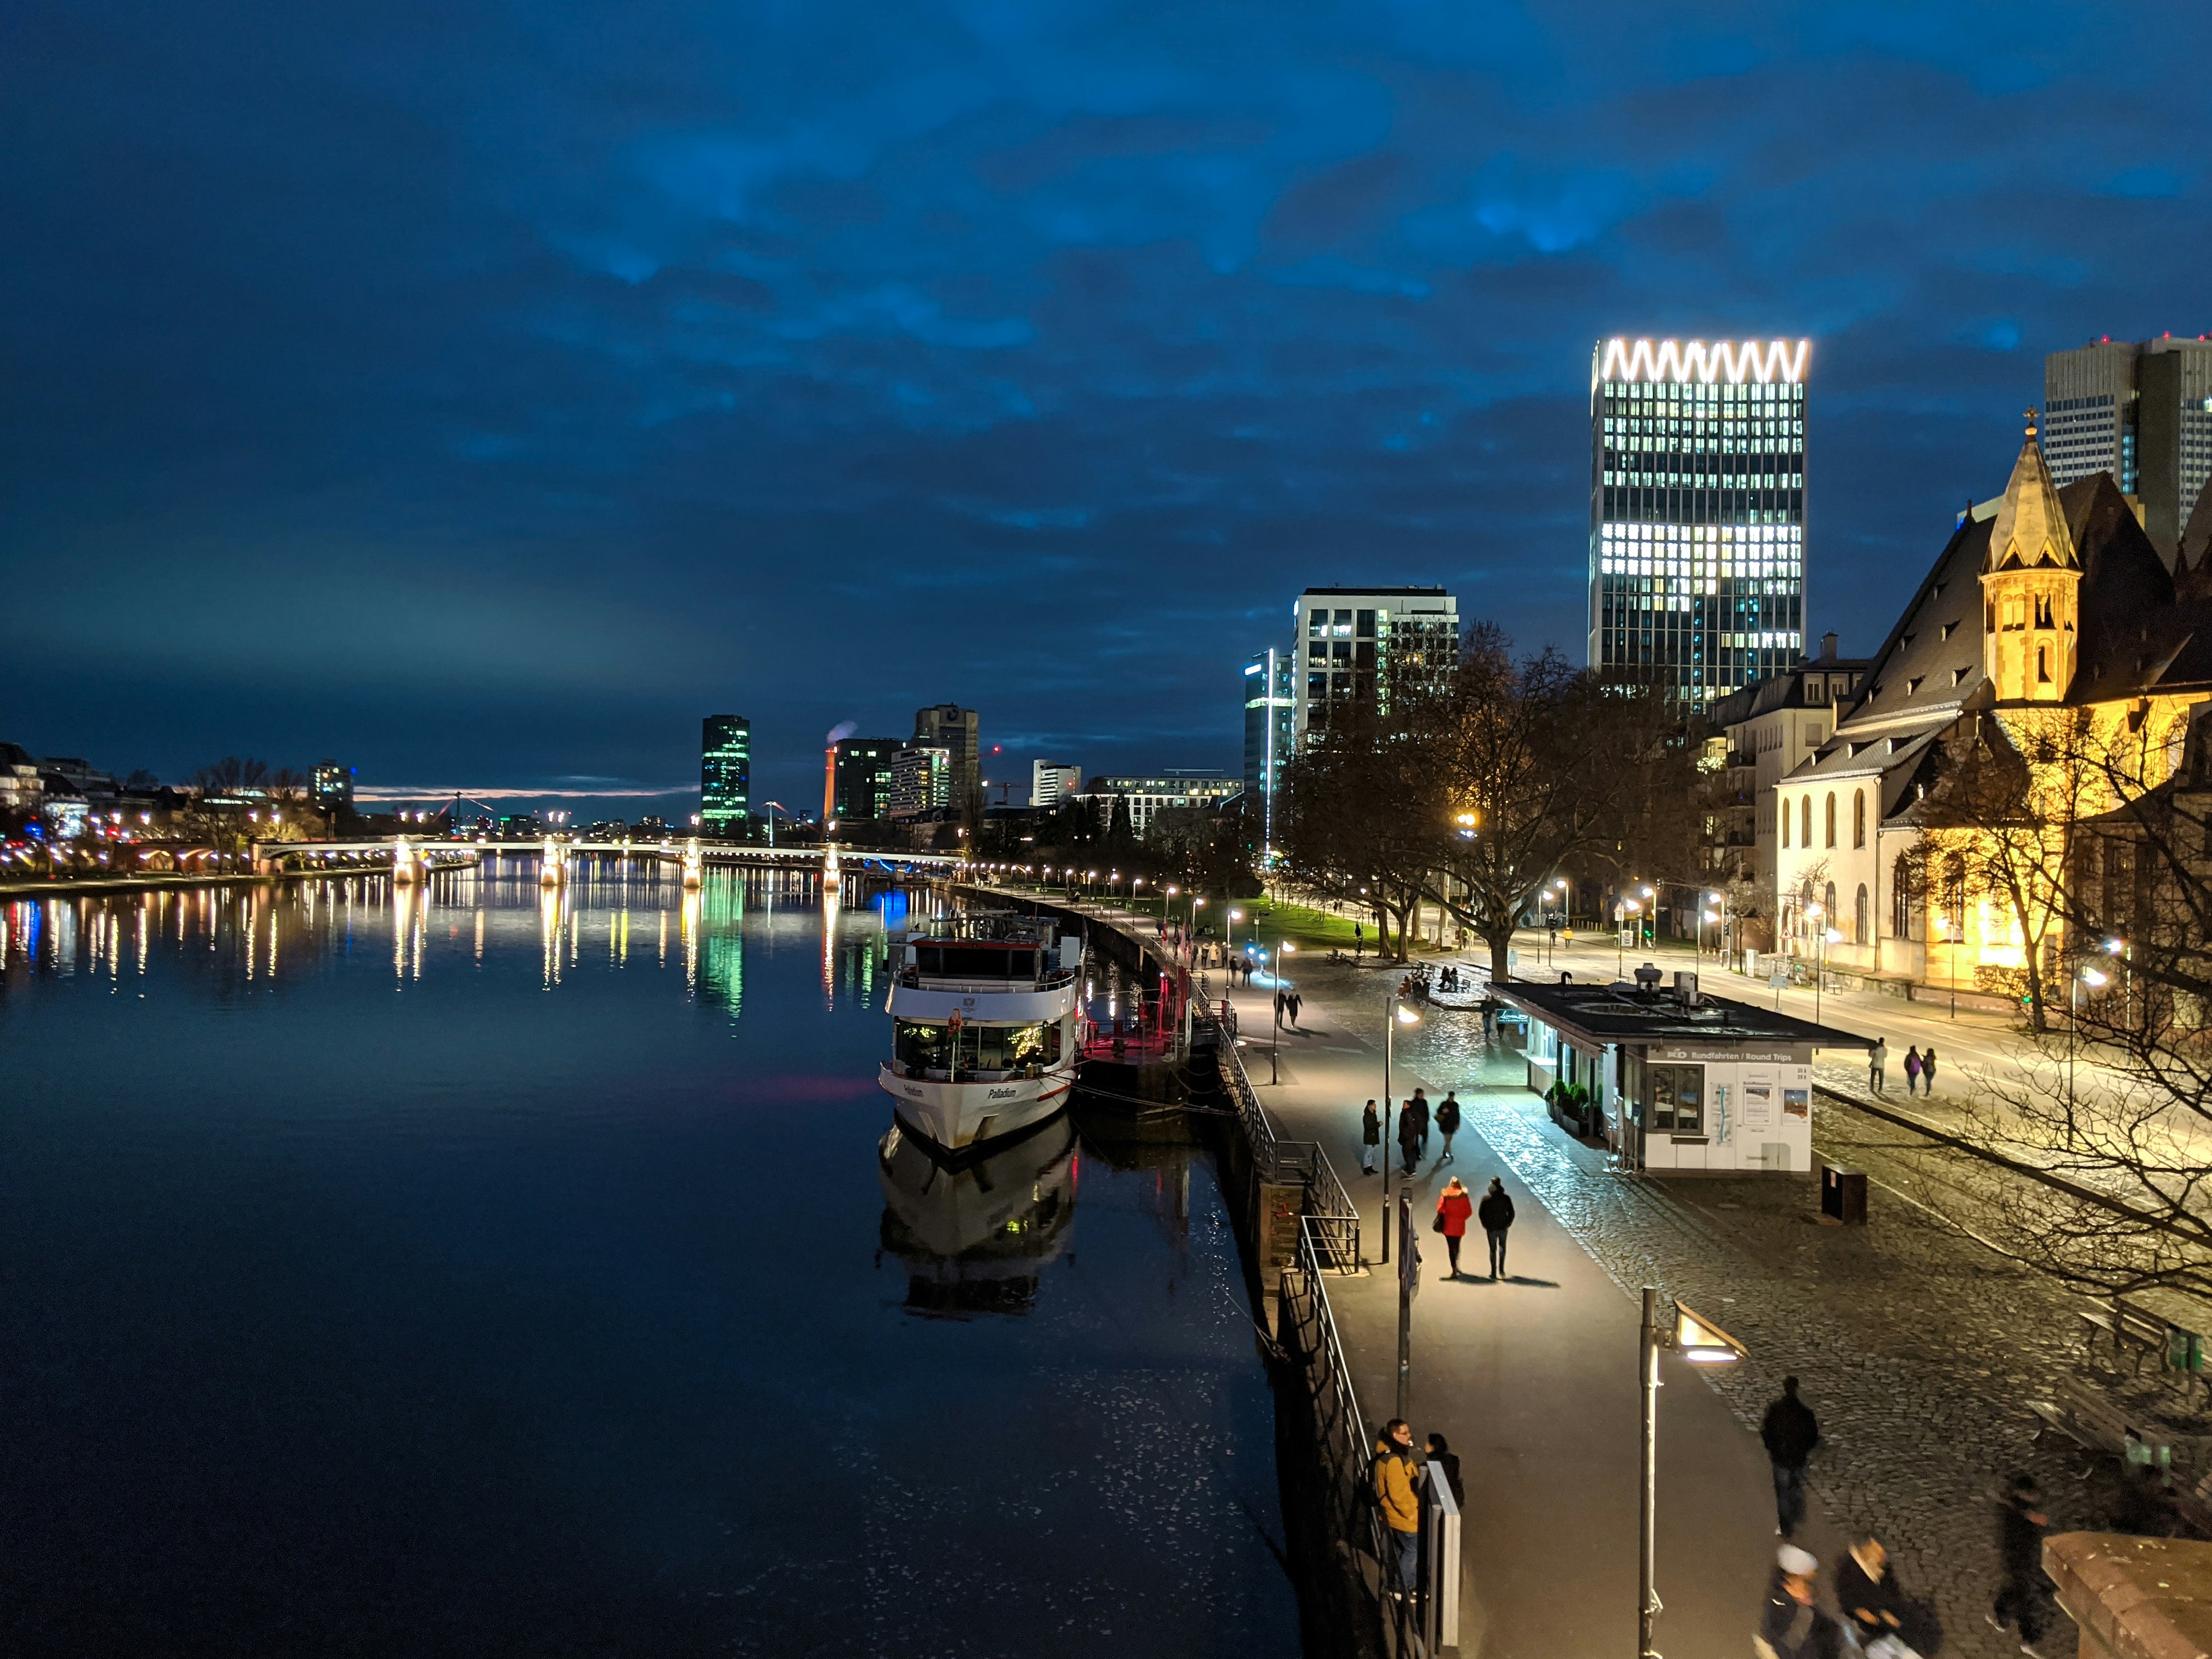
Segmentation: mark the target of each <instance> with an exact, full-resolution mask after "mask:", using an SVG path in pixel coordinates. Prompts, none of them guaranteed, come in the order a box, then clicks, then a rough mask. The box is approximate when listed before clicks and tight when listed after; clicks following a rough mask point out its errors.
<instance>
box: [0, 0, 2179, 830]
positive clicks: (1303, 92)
mask: <svg viewBox="0 0 2212 1659" xmlns="http://www.w3.org/2000/svg"><path fill="white" fill-rule="evenodd" d="M1662 16H1663V17H1667V19H1668V21H1659V20H1660V19H1661V18H1662ZM2208 61H2212V8H2208V7H2207V6H2205V5H2203V4H2202V3H2179V0H2176V3H2172V4H2168V5H2165V6H2148V5H2144V6H2130V5H2089V4H2081V5H2069V6H2057V5H2050V4H2039V3H2035V0H2025V3H2004V4H1957V3H1953V4H1946V3H1941V0H1935V3H1929V0H1910V3H1893V4H1871V5H1868V4H1862V5H1831V6H1795V7H1792V6H1776V5H1773V4H1769V3H1762V4H1715V5H1710V6H1701V7H1674V8H1654V7H1650V6H1648V5H1643V4H1634V5H1629V4H1618V3H1612V0H1598V3H1581V4H1576V5H1571V6H1568V5H1561V6H1558V7H1553V8H1548V9H1541V10H1538V11H1534V12H1530V11H1527V10H1522V9H1511V8H1507V7H1501V6H1485V5H1480V4H1475V3H1466V4H1450V5H1416V4H1390V3H1387V0H1362V3H1356V4H1346V5H1341V6H1325V5H1319V4H1298V3H1295V0H1291V3H1285V0H1274V3H1267V4H1252V5H1242V6H1240V5H1230V4H1196V5H1180V6H1139V5H1116V4H1109V3H1055V0H997V3H970V4H944V5H937V6H899V5H889V4H868V5H841V4H836V3H830V0H808V3H793V4H784V5H772V6H771V5H757V4H752V5H749V4H744V3H734V4H732V3H721V4H711V5H710V4H696V5H684V4H673V3H657V4H631V5H622V4H597V5H577V4H568V3H556V4H537V5H531V6H511V7H503V6H495V5H489V4H485V3H482V0H436V3H423V0H390V3H384V4H380V5H374V6H372V5H350V6H335V5H329V4H325V3H319V0H285V3H283V4H274V3H256V0H240V3H222V0H215V3H194V0H184V3H177V0H163V3H151V0H115V3H110V4H106V5H101V6H90V5H86V4H83V3H81V0H80V3H70V4H58V3H54V0H14V3H12V4H10V5H9V6H7V7H5V8H0V213H4V224H5V233H4V244H0V246H4V247H5V253H4V256H0V595H4V599H5V613H4V614H5V630H4V638H5V641H6V644H5V650H4V653H0V664H4V680H0V684H4V693H0V738H11V739H13V740H15V741H17V742H20V743H22V744H26V745H27V747H29V748H31V749H32V750H34V751H36V752H40V753H50V754H52V753H67V754H81V755H85V756H88V757H91V758H92V759H93V760H94V762H95V763H100V764H105V765H107V766H109V767H111V768H112V769H117V770H118V771H127V770H129V769H131V768H134V767H141V766H143V767H147V768H150V769H154V770H155V771H156V772H158V773H161V774H162V775H167V776H175V775H181V774H184V773H185V772H188V771H189V770H190V769H191V768H193V767H194V766H196V765H198V764H200V763H204V762H205V761H208V760H210V759H212V758H214V757H217V756H219V755H222V754H223V753H226V752H235V753H240V754H247V755H258V756H262V757H266V758H267V759H268V760H270V762H271V763H288V764H293V765H298V766H304V765H306V764H308V763H312V762H313V761H314V760H315V759H316V758H318V757H320V756H323V755H325V754H331V755H337V756H339V757H343V758H345V759H348V760H350V761H351V762H353V763H355V764H356V766H357V767H358V768H359V770H360V776H361V780H362V783H363V784H364V785H365V786H381V787H400V788H419V789H422V790H423V791H425V792H426V793H427V792H432V791H439V790H448V789H450V788H452V787H461V786H467V787H476V788H494V787H507V788H513V789H522V790H536V789H548V788H556V787H560V788H574V789H585V790H597V789H609V790H612V789H616V788H624V787H627V788H636V789H651V788H663V787H696V781H697V758H696V754H697V742H698V730H699V727H698V721H699V717H700V716H701V715H702V714H706V713H708V712H724V711H726V712H734V713H739V714H748V715H750V717H751V718H752V720H753V722H754V728H755V744H756V754H757V760H756V764H755V775H756V787H755V793H756V795H757V796H769V795H775V796H777V797H778V798H780V799H785V800H787V801H789V802H790V803H791V804H792V805H793V806H799V805H805V804H807V803H809V802H810V801H813V802H818V800H819V781H818V780H819V775H820V746H821V743H822V738H823V732H824V731H825V730H826V728H828V727H829V726H832V725H833V724H836V723H837V722H840V721H844V720H854V721H857V722H858V723H859V724H860V727H861V728H862V730H863V731H864V732H869V733H871V734H872V733H875V732H882V733H885V734H889V735H894V736H896V735H899V734H902V733H903V732H907V731H909V730H911V722H912V719H913V710H914V709H915V707H916V706H917V705H919V704H921V703H924V702H939V701H945V700H957V701H958V702H963V703H969V704H971V705H973V706H975V707H976V708H980V709H981V712H982V717H983V721H984V732H985V741H986V743H987V744H989V743H998V744H1003V745H1004V747H1005V750H1006V753H1005V755H1004V756H1003V757H1001V758H1000V761H999V762H998V763H996V765H997V769H996V771H995V772H994V775H996V776H1005V777H1014V776H1016V775H1017V773H1018V777H1019V780H1020V788H1025V787H1026V780H1027V774H1028V765H1027V763H1028V761H1029V759H1030V757H1033V756H1036V755H1039V754H1050V755H1052V756H1054V757H1061V758H1066V759H1069V760H1073V761H1075V762H1077V763H1080V764H1082V765H1084V766H1085V768H1086V769H1091V770H1109V769H1129V768H1137V767H1151V766H1166V765H1209V764H1211V765H1220V766H1224V767H1227V768H1231V769H1235V768H1236V767H1237V766H1238V765H1239V764H1240V763H1241V761H1240V744H1241V737H1240V731H1241V724H1240V723H1241V715H1240V711H1239V706H1238V702H1237V697H1238V681H1239V672H1238V671H1239V669H1240V667H1241V666H1242V664H1243V659H1244V658H1245V657H1246V656H1247V655H1248V654H1249V653H1250V652H1251V651H1252V650H1253V649H1255V648H1256V647H1260V646H1262V645H1265V644H1267V643H1271V642H1277V641H1283V642H1286V641H1287V639H1288V635H1289V623H1290V610H1291V599H1292V598H1293V597H1294V595H1295V594H1296V592H1297V590H1298V589H1299V588H1300V587H1301V586H1304V585H1305V584H1307V583H1309V582H1339V581H1341V582H1357V581H1388V582H1398V581H1420V582H1442V583H1445V584H1449V586H1451V587H1452V588H1453V589H1455V591H1456V592H1458V593H1459V595H1460V605H1461V612H1462V616H1463V617H1494V618H1495V619H1497V620H1498V621H1499V622H1501V623H1504V624H1505V625H1506V626H1507V627H1508V628H1509V629H1510V630H1511V631H1512V632H1513V633H1514V634H1515V635H1516V636H1517V637H1518V638H1520V639H1521V640H1522V641H1525V642H1528V643H1530V644H1534V643H1537V642H1541V641H1547V640H1549V641H1557V642H1558V643H1559V644H1560V645H1562V646H1563V647H1566V648H1567V649H1569V650H1570V651H1571V652H1572V653H1574V654H1575V656H1576V657H1577V660H1579V657H1580V653H1581V641H1582V635H1583V605H1584V599H1583V591H1584V568H1585V559H1586V545H1585V544H1586V534H1587V526H1588V514H1589V507H1588V497H1587V480H1588V468H1589V416H1588V393H1589V351H1590V346H1591V343H1592V341H1593V340H1594V339H1595V338H1596V337H1599V336H1601V335H1603V334H1607V333H1613V332H1671V333H1680V334H1684V335H1688V334H1697V335H1702V336H1707V337H1715V336H1723V335H1725V336H1745V335H1760V336H1766V335H1773V334H1790V335H1796V334H1808V335H1810V336H1812V337H1814V340H1815V342H1816V343H1815V346H1814V368H1813V371H1812V380H1813V392H1812V401H1811V411H1812V413H1811V422H1812V423H1811V434H1810V446H1811V450H1812V456H1811V460H1810V468H1811V483H1812V491H1811V495H1812V507H1811V513H1812V530H1811V532H1810V544H1811V549H1812V562H1813V568H1812V575H1811V580H1810V584H1809V586H1810V595H1809V615H1808V621H1809V623H1810V631H1811V632H1812V633H1814V634H1818V633H1819V632H1820V631H1821V630H1823V629H1829V628H1832V629H1837V630H1838V631H1839V632H1840V633H1841V634H1842V635H1843V637H1844V647H1845V649H1846V650H1847V651H1862V650H1866V649H1870V648H1871V647H1873V646H1874V645H1875V644H1876V643H1877V642H1878V641H1879V637H1880V635H1881V632H1882V631H1883V630H1884V629H1886V628H1887V625H1888V623H1890V621H1891V620H1892V619H1893V616H1894V613H1895V611H1897V610H1898V609H1899V607H1900V606H1901V605H1902V604H1903V602H1904V601H1905V599H1906V598H1907V597H1908V590H1909V586H1910V585H1911V583H1912V582H1913V581H1914V580H1917V577H1918V575H1919V574H1921V572H1922V570H1923V568H1924V567H1925V565H1926V563H1927V562H1929V559H1931V558H1932V557H1933V556H1934V554H1935V552H1936V550H1937V549H1938V548H1939V547H1940V546H1941V544H1942V541H1943V540H1944V538H1945V537H1946V536H1947V534H1948V531H1949V529H1950V525H1951V520H1952V517H1953V515H1954V513H1955V512H1956V510H1957V508H1958V507H1960V505H1961V504H1962V503H1963V502H1964V501H1966V499H1967V498H1968V497H1969V496H1970V495H1975V496H1982V495H1991V494H1994V493H1995V492H1996V490H1998V489H2001V488H2002V485H2003V483H2004V479H2005V476H2006V472H2007V471H2008V467H2009V465H2010V462H2011V459H2012V457H2013V454H2014V452H2015V448H2016V447H2017V445H2018V442H2019V434H2020V411H2021V409H2022V407H2023V406H2024V405H2026V404H2028V403H2029V402H2032V401H2035V400H2037V399H2039V397H2040V394H2041V387H2042V374H2041V363H2042V354H2043V353H2044V352H2045V351H2047V350H2051V349H2058V348H2063V347H2067V346H2071V345H2076V344H2079V343H2081V342H2082V341H2083V340H2085V339H2086V338H2088V337H2092V336H2095V335H2101V334H2110V335H2112V337H2116V338H2118V337H2130V338H2136V337H2143V336H2145V335H2148V334H2155V333H2159V332H2162V331H2168V330H2171V331H2173V332H2175V333H2177V334H2180V333H2186V334H2191V335H2194V334H2196V333H2197V332H2199V331H2212V214H2208V212H2207V197H2208V193H2212V191H2208V177H2207V172H2208V167H2212V98H2208V97H2207V95H2206V93H2205V90H2204V87H2205V82H2204V65H2205V64H2206V63H2207V62H2208ZM987 770H989V769H988V768H987ZM1020 788H1018V791H1017V794H1016V799H1020ZM669 804H670V805H671V807H672V806H673V805H676V804H677V803H676V801H675V799H673V798H671V802H670V803H669ZM645 810H649V808H648V805H647V804H644V803H642V802H641V803H640V804H638V805H636V806H635V808H634V811H645ZM685 810H687V811H688V810H689V809H688V807H687V808H686V809H685Z"/></svg>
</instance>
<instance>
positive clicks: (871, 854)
mask: <svg viewBox="0 0 2212 1659" xmlns="http://www.w3.org/2000/svg"><path fill="white" fill-rule="evenodd" d="M252 856H253V867H254V869H255V870H256V871H258V872H261V873H263V874H266V875H277V874H281V873H283V872H288V871H294V872H305V871H313V870H331V871H338V870H382V871H386V872H391V873H392V875H393V876H395V877H396V878H398V879H399V880H402V881H407V880H410V879H420V878H422V877H423V876H425V875H430V874H435V873H436V872H439V871H441V870H453V869H462V868H468V867H471V866H476V865H478V864H481V863H483V860H485V859H487V858H526V859H535V860H538V866H539V875H540V878H541V879H542V880H544V881H547V882H549V883H557V882H559V881H562V880H564V879H565V878H567V875H568V866H569V865H570V864H571V863H572V862H573V861H574V860H577V859H580V858H589V859H613V860H645V859H651V860H655V861H657V862H660V863H665V864H678V865H680V866H683V867H684V872H685V874H686V878H687V879H695V878H696V875H697V874H698V872H701V871H702V870H704V868H705V867H706V866H708V865H726V866H742V867H744V868H748V869H769V870H792V871H797V872H802V873H805V874H810V875H819V876H821V877H823V878H824V879H826V880H832V881H835V880H842V879H844V878H848V877H860V878H870V877H873V878H879V879H892V880H896V879H901V878H911V877H915V876H921V877H925V878H926V877H932V876H935V877H945V876H951V875H956V874H957V873H959V872H962V871H963V870H965V869H967V868H968V867H969V860H967V859H966V858H965V857H964V856H963V855H962V854H957V853H908V852H900V851H897V850H895V849H887V848H857V847H840V846H836V845H835V844H832V845H830V846H828V847H754V846H747V845H742V844H732V843H729V842H711V841H702V840H699V839H697V838H696V837H691V838H685V839H681V840H679V839H677V838H675V837H670V838H668V839H666V840H663V841H653V842H636V841H580V840H571V839H569V838H568V837H567V836H545V837H544V838H541V839H538V840H534V841H492V840H483V841H476V840H468V841H461V840H452V841H448V840H444V839H423V838H419V837H416V836H378V837H374V838H364V839H356V840H350V841H270V842H255V843H254V845H253V849H252Z"/></svg>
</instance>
